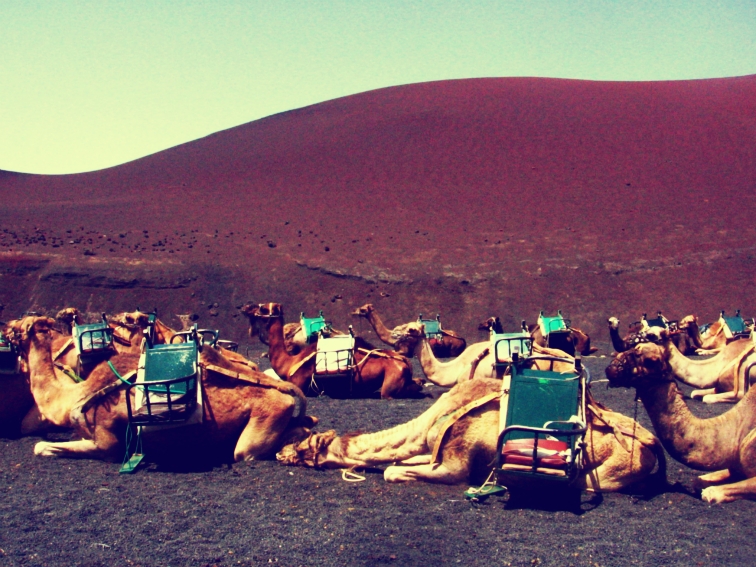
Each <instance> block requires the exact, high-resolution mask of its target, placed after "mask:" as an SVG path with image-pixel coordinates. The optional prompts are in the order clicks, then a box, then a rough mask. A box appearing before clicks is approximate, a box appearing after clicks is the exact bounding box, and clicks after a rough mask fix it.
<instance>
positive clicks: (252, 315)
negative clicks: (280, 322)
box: [240, 303, 283, 344]
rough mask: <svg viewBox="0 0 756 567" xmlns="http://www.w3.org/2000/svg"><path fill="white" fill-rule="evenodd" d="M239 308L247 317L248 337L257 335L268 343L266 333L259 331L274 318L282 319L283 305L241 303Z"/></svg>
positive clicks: (264, 342)
mask: <svg viewBox="0 0 756 567" xmlns="http://www.w3.org/2000/svg"><path fill="white" fill-rule="evenodd" d="M240 310H241V312H242V313H244V315H246V316H247V319H249V336H250V338H252V339H254V338H255V337H258V338H259V339H260V340H261V341H262V342H263V344H268V339H267V338H266V337H267V333H263V332H261V331H263V327H267V325H270V323H271V322H272V321H273V320H274V319H278V318H281V319H283V305H281V304H280V303H247V304H245V305H242V306H241V308H240ZM266 322H267V325H266Z"/></svg>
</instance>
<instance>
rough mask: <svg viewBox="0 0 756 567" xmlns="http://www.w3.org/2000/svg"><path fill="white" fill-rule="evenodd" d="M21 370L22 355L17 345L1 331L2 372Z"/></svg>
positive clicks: (0, 358)
mask: <svg viewBox="0 0 756 567" xmlns="http://www.w3.org/2000/svg"><path fill="white" fill-rule="evenodd" d="M20 370H21V357H20V356H19V355H18V351H17V350H16V347H15V346H14V345H13V343H11V342H10V341H9V340H8V337H6V336H5V333H3V332H2V331H0V374H18V373H19V372H20Z"/></svg>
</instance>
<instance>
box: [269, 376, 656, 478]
mask: <svg viewBox="0 0 756 567" xmlns="http://www.w3.org/2000/svg"><path fill="white" fill-rule="evenodd" d="M500 392H501V381H500V380H492V379H480V380H470V381H468V382H463V383H461V384H459V385H457V386H455V387H454V388H452V389H451V390H449V392H447V393H445V394H444V395H442V396H441V397H440V398H439V400H438V401H437V402H436V403H435V404H433V405H432V406H431V407H430V408H429V409H428V410H426V411H425V412H424V413H423V414H421V415H420V416H419V417H417V418H415V419H413V420H412V421H409V422H407V423H404V424H402V425H398V426H396V427H394V428H391V429H387V430H385V431H380V432H377V433H369V434H363V435H345V436H343V437H337V436H336V432H335V431H327V432H325V433H313V434H311V435H310V437H309V438H308V439H305V440H304V441H301V442H300V443H294V444H292V445H287V446H286V447H284V448H283V449H282V450H281V451H280V452H279V453H278V455H276V457H277V458H278V460H279V461H280V462H281V463H283V464H286V465H304V466H309V467H318V468H344V467H347V468H351V467H373V466H377V465H385V464H391V466H389V467H388V468H386V470H385V471H384V479H385V480H386V481H387V482H406V481H412V480H422V481H425V482H437V483H443V484H457V483H461V482H465V481H470V482H475V483H481V482H482V481H483V480H484V479H485V478H486V476H487V475H488V474H489V472H490V471H491V463H492V462H494V461H495V460H496V443H497V438H498V431H499V404H500ZM462 408H464V409H462ZM456 411H460V412H461V413H462V416H461V417H459V419H458V420H457V421H456V422H455V423H454V424H453V425H452V426H451V427H450V428H448V429H447V428H446V427H444V422H445V421H446V420H445V418H446V417H447V416H449V415H450V414H452V413H453V412H456ZM589 416H590V417H589V421H588V424H587V426H588V432H587V433H586V436H585V443H586V445H585V448H584V453H583V463H584V469H583V471H582V472H581V474H580V475H579V476H578V478H577V481H576V486H577V487H579V488H583V489H587V490H592V491H596V492H611V491H616V490H621V489H624V488H627V487H628V486H630V485H631V484H633V483H635V482H637V481H640V480H642V479H644V478H646V477H648V476H649V474H650V473H651V471H652V470H653V468H654V465H655V463H656V462H657V459H658V462H659V474H660V475H662V476H663V475H664V474H665V471H666V469H665V461H664V452H663V450H662V449H661V446H660V444H659V442H658V441H657V440H656V438H655V437H654V436H653V435H651V433H649V432H648V431H646V430H645V429H643V427H641V426H640V425H639V424H638V423H636V422H634V421H633V420H632V419H630V418H628V417H625V416H623V415H621V414H618V413H615V412H612V411H609V410H607V409H605V408H603V407H602V406H600V405H598V404H595V402H594V403H592V404H589ZM444 432H445V433H444ZM393 463H397V464H393Z"/></svg>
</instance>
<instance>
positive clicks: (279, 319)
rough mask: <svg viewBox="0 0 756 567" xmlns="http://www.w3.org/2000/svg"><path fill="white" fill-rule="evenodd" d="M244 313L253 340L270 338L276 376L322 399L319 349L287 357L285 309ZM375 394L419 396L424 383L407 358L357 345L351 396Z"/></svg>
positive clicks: (269, 306)
mask: <svg viewBox="0 0 756 567" xmlns="http://www.w3.org/2000/svg"><path fill="white" fill-rule="evenodd" d="M241 310H242V313H244V314H245V315H246V316H247V317H248V319H249V324H250V327H249V334H250V337H254V336H255V335H258V336H259V335H261V334H263V332H264V333H265V334H266V336H267V337H268V340H269V342H270V345H269V350H268V357H269V359H270V364H271V366H272V368H273V370H274V371H275V372H276V374H278V376H280V377H281V378H282V379H283V380H288V381H289V382H291V383H293V384H296V385H297V386H298V387H299V388H301V389H302V391H304V392H305V393H306V394H307V395H310V396H316V395H319V394H320V392H321V390H320V387H319V386H318V385H317V382H316V381H315V380H313V374H314V372H315V363H316V351H317V345H316V344H312V345H308V346H307V347H306V348H304V349H303V350H301V351H300V352H299V353H297V354H295V355H292V354H289V353H288V351H287V350H286V344H285V339H284V336H283V307H282V306H281V305H280V304H278V303H261V304H251V303H248V304H246V305H244V306H243V307H242V308H241ZM376 391H380V395H381V398H383V399H391V398H402V397H408V396H416V395H418V394H420V393H421V391H422V382H421V381H420V380H417V379H413V378H412V366H411V365H410V363H409V361H408V360H407V359H406V358H405V357H404V356H402V355H400V354H397V353H395V352H393V351H387V350H377V349H368V348H365V347H364V346H361V344H360V343H359V342H358V341H355V349H354V378H353V383H352V391H351V396H354V397H364V396H372V395H373V394H374V393H375V392H376ZM344 394H346V392H344Z"/></svg>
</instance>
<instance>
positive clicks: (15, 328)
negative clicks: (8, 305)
mask: <svg viewBox="0 0 756 567" xmlns="http://www.w3.org/2000/svg"><path fill="white" fill-rule="evenodd" d="M54 326H55V319H51V318H50V317H39V316H27V317H24V318H22V319H17V320H15V321H11V322H10V323H8V327H7V329H6V335H7V336H8V339H9V340H10V341H11V342H12V343H13V344H14V345H16V346H17V347H19V348H21V349H23V350H26V349H27V348H28V346H29V342H30V340H31V339H32V338H33V337H35V336H37V335H48V336H49V334H50V331H52V330H53V327H54Z"/></svg>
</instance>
